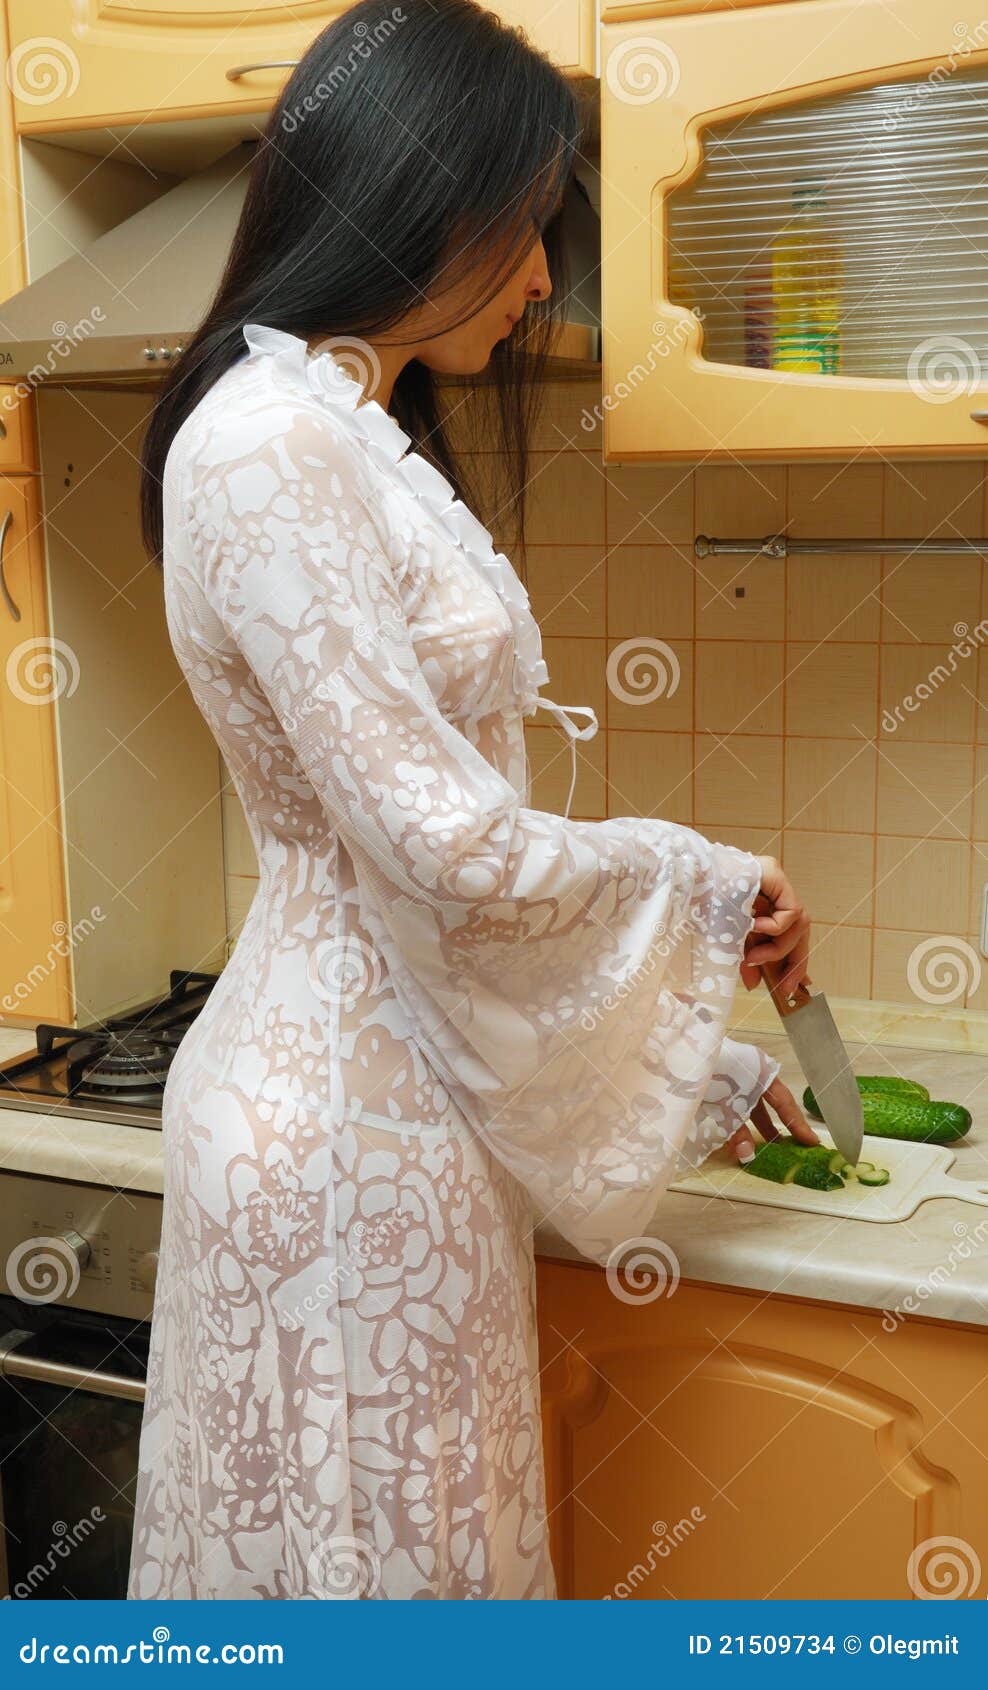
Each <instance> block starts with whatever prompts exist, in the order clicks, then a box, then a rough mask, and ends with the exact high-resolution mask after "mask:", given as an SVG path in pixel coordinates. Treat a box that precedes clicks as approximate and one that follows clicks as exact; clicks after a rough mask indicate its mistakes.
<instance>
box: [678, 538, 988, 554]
mask: <svg viewBox="0 0 988 1690" xmlns="http://www.w3.org/2000/svg"><path fill="white" fill-rule="evenodd" d="M826 552H884V553H885V554H886V555H888V556H892V555H895V556H898V555H899V554H900V553H905V554H907V555H910V554H912V553H913V552H939V553H943V554H947V555H949V554H962V555H971V554H975V555H977V556H982V557H988V540H964V539H959V540H938V539H937V538H936V537H935V536H931V537H929V538H928V539H916V540H898V539H897V540H891V539H890V540H874V539H870V540H804V539H802V538H799V537H795V538H792V539H790V537H789V535H788V534H765V535H763V536H762V538H761V539H758V538H755V537H752V538H750V539H734V540H725V539H718V538H716V537H715V536H714V535H711V534H697V536H696V538H695V539H694V541H693V555H694V556H695V557H720V556H726V555H727V554H729V553H733V554H742V555H743V556H745V557H777V558H786V557H796V556H800V555H804V556H807V557H813V556H819V555H820V554H821V553H826Z"/></svg>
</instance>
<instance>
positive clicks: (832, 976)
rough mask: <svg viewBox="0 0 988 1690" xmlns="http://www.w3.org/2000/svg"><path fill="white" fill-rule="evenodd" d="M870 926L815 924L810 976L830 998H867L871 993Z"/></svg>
mask: <svg viewBox="0 0 988 1690" xmlns="http://www.w3.org/2000/svg"><path fill="white" fill-rule="evenodd" d="M872 931H873V930H872V929H871V928H870V927H842V926H837V927H828V926H826V925H825V924H815V925H814V927H813V931H812V933H811V935H810V977H811V979H812V981H813V985H814V987H815V988H816V989H817V990H818V991H821V992H829V993H830V995H831V997H841V998H866V997H868V996H869V994H870V992H871V945H872Z"/></svg>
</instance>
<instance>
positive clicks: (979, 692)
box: [955, 649, 988, 745]
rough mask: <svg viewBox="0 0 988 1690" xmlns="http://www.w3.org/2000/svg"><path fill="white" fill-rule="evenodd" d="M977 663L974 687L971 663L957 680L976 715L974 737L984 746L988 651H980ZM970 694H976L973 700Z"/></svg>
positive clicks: (987, 733)
mask: <svg viewBox="0 0 988 1690" xmlns="http://www.w3.org/2000/svg"><path fill="white" fill-rule="evenodd" d="M975 661H976V662H977V680H976V681H975V683H974V685H973V686H972V685H971V680H970V676H971V670H972V667H973V665H972V664H971V663H965V664H964V666H963V668H962V669H961V670H960V673H959V674H958V675H957V676H956V677H955V679H956V680H957V681H959V682H960V687H961V689H963V692H964V696H965V697H966V698H967V699H968V705H969V708H970V709H971V711H972V712H973V714H974V737H975V739H976V740H978V741H979V743H980V744H982V745H983V744H985V743H986V742H988V651H985V650H984V649H982V650H981V651H979V652H978V655H977V658H976V660H975ZM970 693H973V694H974V697H973V698H971V697H970V696H969V695H970ZM958 714H959V707H958ZM958 737H959V736H958Z"/></svg>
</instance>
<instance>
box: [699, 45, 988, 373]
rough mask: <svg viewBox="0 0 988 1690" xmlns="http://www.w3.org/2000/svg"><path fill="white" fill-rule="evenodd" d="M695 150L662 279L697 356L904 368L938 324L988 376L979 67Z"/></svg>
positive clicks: (843, 101) (745, 129)
mask: <svg viewBox="0 0 988 1690" xmlns="http://www.w3.org/2000/svg"><path fill="white" fill-rule="evenodd" d="M986 28H988V26H986ZM703 151H704V162H703V165H702V168H701V169H700V171H699V174H698V175H697V176H696V177H694V179H693V181H692V182H691V183H690V184H689V186H687V187H684V188H681V189H679V190H678V191H677V192H676V193H674V194H672V195H671V196H670V200H669V234H668V263H667V279H668V283H669V294H670V297H671V298H672V299H674V300H676V301H677V302H679V303H681V304H684V305H688V306H690V307H691V308H692V309H693V310H694V311H695V312H696V313H697V315H698V316H699V317H700V318H701V320H702V323H703V354H704V357H706V358H710V359H713V360H715V361H716V362H718V363H722V364H746V365H749V366H752V367H755V368H766V369H779V370H801V371H808V372H810V373H822V374H827V375H837V374H843V375H862V376H897V377H899V378H900V379H903V380H905V379H908V378H909V376H910V374H915V375H918V374H919V369H918V366H919V364H920V361H921V358H922V349H923V345H924V342H925V341H927V340H928V339H930V338H931V337H935V338H936V339H937V340H940V339H943V338H944V336H943V331H944V327H945V325H947V326H949V329H950V335H951V337H952V338H953V340H954V341H955V342H956V344H955V347H954V353H955V360H956V361H960V362H962V363H965V364H966V365H967V367H968V368H969V369H970V371H971V372H972V373H973V374H975V375H977V377H978V378H979V379H980V378H982V377H983V376H984V377H988V70H977V71H973V72H967V73H966V74H960V73H958V74H956V75H955V76H953V77H950V76H944V77H943V78H942V79H941V80H937V79H934V78H933V77H922V78H918V79H917V78H912V79H910V80H909V81H906V82H885V83H880V84H879V85H878V86H877V87H874V88H858V89H855V90H853V91H852V92H849V93H846V94H835V95H831V96H830V97H828V98H826V99H821V100H809V101H807V102H806V103H805V104H799V105H794V106H788V107H786V108H784V109H783V110H782V111H770V112H764V113H758V114H757V115H753V116H750V117H743V118H741V119H740V121H737V122H732V123H729V124H725V125H716V126H714V127H712V128H711V129H710V130H709V131H708V132H707V133H706V135H705V136H704V146H703ZM945 350H946V348H945ZM944 362H945V368H944V371H943V379H945V380H946V379H947V378H948V376H949V373H950V360H948V359H945V360H944Z"/></svg>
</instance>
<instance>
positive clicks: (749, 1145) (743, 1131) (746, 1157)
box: [727, 1125, 755, 1167]
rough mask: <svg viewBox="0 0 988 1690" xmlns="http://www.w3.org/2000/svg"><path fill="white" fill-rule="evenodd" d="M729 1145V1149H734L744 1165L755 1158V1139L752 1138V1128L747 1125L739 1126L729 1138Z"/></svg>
mask: <svg viewBox="0 0 988 1690" xmlns="http://www.w3.org/2000/svg"><path fill="white" fill-rule="evenodd" d="M727 1147H728V1149H729V1150H733V1152H734V1154H735V1156H736V1157H737V1159H738V1161H739V1162H740V1163H741V1166H742V1167H744V1165H745V1163H746V1162H750V1161H752V1160H753V1158H754V1155H755V1141H754V1139H753V1138H752V1136H751V1132H750V1129H749V1128H748V1126H747V1125H745V1126H743V1127H739V1128H738V1130H737V1132H736V1133H734V1134H733V1136H732V1137H731V1138H729V1139H728V1141H727Z"/></svg>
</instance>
